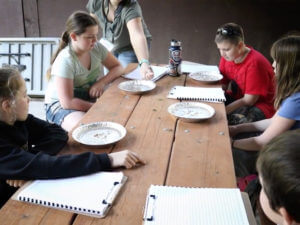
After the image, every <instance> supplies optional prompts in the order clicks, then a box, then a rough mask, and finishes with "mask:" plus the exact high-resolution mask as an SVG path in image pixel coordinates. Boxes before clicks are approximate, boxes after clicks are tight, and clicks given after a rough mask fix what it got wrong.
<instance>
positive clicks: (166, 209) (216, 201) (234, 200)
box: [144, 185, 249, 225]
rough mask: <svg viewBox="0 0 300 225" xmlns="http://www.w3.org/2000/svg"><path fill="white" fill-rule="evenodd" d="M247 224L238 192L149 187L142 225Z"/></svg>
mask: <svg viewBox="0 0 300 225" xmlns="http://www.w3.org/2000/svg"><path fill="white" fill-rule="evenodd" d="M182 224H184V225H202V224H214V225H223V224H230V225H249V222H248V219H247V214H246V211H245V207H244V204H243V201H242V197H241V193H240V191H239V189H234V188H186V187H171V186H157V185H151V186H150V189H149V191H148V196H147V201H146V206H145V212H144V225H182Z"/></svg>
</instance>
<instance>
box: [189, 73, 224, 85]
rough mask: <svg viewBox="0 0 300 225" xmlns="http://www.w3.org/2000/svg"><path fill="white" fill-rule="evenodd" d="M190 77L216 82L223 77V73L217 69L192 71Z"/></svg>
mask: <svg viewBox="0 0 300 225" xmlns="http://www.w3.org/2000/svg"><path fill="white" fill-rule="evenodd" d="M189 77H190V78H192V79H194V80H197V81H201V82H206V83H214V82H217V81H220V80H222V79H223V75H222V74H220V73H218V72H216V71H199V72H194V73H190V74H189Z"/></svg>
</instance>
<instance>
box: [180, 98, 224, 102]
mask: <svg viewBox="0 0 300 225" xmlns="http://www.w3.org/2000/svg"><path fill="white" fill-rule="evenodd" d="M177 100H184V101H197V100H198V101H207V102H223V100H222V99H220V98H192V97H189V98H185V97H177Z"/></svg>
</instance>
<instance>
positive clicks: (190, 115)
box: [168, 102, 215, 122]
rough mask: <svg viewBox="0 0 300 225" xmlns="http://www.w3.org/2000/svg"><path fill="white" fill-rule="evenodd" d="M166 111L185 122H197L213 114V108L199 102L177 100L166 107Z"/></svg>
mask: <svg viewBox="0 0 300 225" xmlns="http://www.w3.org/2000/svg"><path fill="white" fill-rule="evenodd" d="M168 112H169V113H170V114H172V115H173V116H175V117H177V118H179V119H181V120H183V121H186V122H199V121H201V120H206V119H209V118H211V117H213V116H214V115H215V109H214V108H213V107H211V106H209V105H207V104H204V103H199V102H178V103H175V104H173V105H170V106H169V107H168Z"/></svg>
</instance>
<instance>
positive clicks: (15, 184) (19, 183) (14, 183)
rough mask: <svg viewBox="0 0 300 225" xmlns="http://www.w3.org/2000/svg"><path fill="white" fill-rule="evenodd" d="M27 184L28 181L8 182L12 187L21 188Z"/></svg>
mask: <svg viewBox="0 0 300 225" xmlns="http://www.w3.org/2000/svg"><path fill="white" fill-rule="evenodd" d="M26 182H27V181H26V180H6V183H7V184H8V185H10V186H12V187H21V186H23V184H25V183H26Z"/></svg>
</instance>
